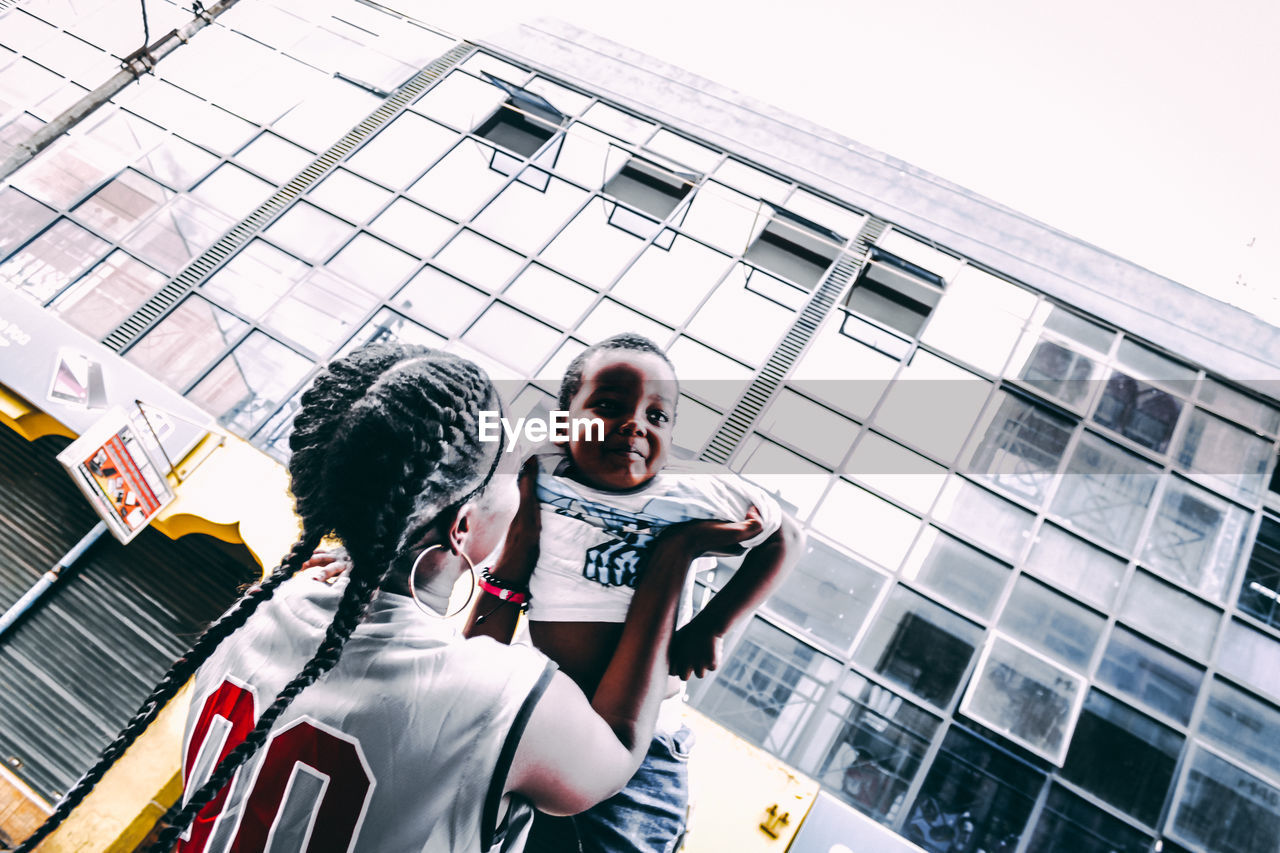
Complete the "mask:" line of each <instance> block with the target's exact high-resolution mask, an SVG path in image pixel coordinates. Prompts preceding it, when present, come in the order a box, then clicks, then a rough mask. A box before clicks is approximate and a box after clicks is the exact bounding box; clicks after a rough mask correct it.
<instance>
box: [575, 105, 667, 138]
mask: <svg viewBox="0 0 1280 853" xmlns="http://www.w3.org/2000/svg"><path fill="white" fill-rule="evenodd" d="M583 118H585V119H586V120H587V121H588V122H590V123H591V124H592V125H593V126H595V127H598V128H600V129H601V130H603V131H605V132H606V133H611V134H613V135H614V136H616V137H618V138H620V139H625V140H627V141H628V142H631V143H635V144H637V145H638V144H640V143H643V142H644V141H645V140H646V139H648V138H649V136H650V135H652V133H653V125H651V124H649V123H648V122H646V121H643V120H642V119H638V118H636V117H635V116H633V115H631V114H630V113H624V112H623V111H622V110H616V109H614V108H613V107H611V106H609V105H608V104H603V103H595V104H592V105H591V107H590V108H589V109H588V110H587V111H586V112H585V113H584V114H583Z"/></svg>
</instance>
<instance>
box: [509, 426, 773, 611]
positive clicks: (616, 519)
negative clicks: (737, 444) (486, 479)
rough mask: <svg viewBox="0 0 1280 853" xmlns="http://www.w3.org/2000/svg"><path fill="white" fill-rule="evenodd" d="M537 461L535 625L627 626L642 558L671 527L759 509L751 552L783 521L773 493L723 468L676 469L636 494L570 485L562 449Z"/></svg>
mask: <svg viewBox="0 0 1280 853" xmlns="http://www.w3.org/2000/svg"><path fill="white" fill-rule="evenodd" d="M537 459H538V502H539V504H540V505H541V513H540V519H541V522H542V531H541V534H540V535H539V538H538V562H537V565H536V566H535V568H534V571H533V575H532V576H531V577H530V579H529V593H530V597H531V601H530V603H529V618H530V619H531V620H536V621H544V622H625V621H626V618H627V609H628V608H629V607H630V606H631V596H632V594H633V593H634V592H635V583H636V577H637V574H636V573H637V570H641V569H642V563H643V559H642V558H643V556H644V552H645V551H646V550H647V548H648V547H650V545H651V544H652V542H653V539H654V537H656V536H657V534H659V533H661V532H662V531H663V529H665V528H666V527H668V526H669V525H671V524H675V523H677V522H681V521H695V520H699V519H718V520H721V521H741V520H743V519H744V518H746V515H747V510H748V509H749V508H750V507H752V506H754V507H756V510H757V511H758V512H759V513H760V518H761V520H762V521H763V523H764V529H763V530H762V531H761V533H760V534H759V535H758V536H755V537H753V538H752V539H749V540H747V541H746V542H743V543H742V546H743V548H744V549H746V550H749V549H751V548H754V547H755V546H756V545H759V544H760V543H761V542H763V541H764V540H765V539H767V538H769V537H770V536H772V535H773V533H774V532H775V531H776V530H777V529H778V526H779V525H780V524H781V522H782V510H781V509H780V508H779V506H778V503H777V501H775V500H774V499H773V497H772V496H770V495H769V493H768V492H765V491H764V490H763V489H761V488H759V487H757V486H754V485H752V484H750V483H748V482H746V481H745V480H743V479H742V478H741V477H739V476H738V475H737V474H734V473H732V472H730V471H728V470H727V469H724V468H718V467H714V466H702V465H696V464H689V463H673V464H671V465H668V466H667V467H665V468H663V469H662V471H660V472H658V474H657V476H655V477H654V478H653V479H652V480H650V481H649V482H648V483H646V484H644V485H643V486H641V487H640V488H638V489H635V490H634V491H629V492H604V491H600V490H598V489H593V488H591V487H590V486H585V485H583V484H582V483H579V482H578V481H576V480H572V479H570V478H569V477H568V476H567V475H566V470H567V467H568V465H569V459H568V457H567V456H566V455H565V454H564V453H563V452H562V451H558V450H557V451H552V452H548V453H540V454H538V456H537ZM682 621H683V620H682Z"/></svg>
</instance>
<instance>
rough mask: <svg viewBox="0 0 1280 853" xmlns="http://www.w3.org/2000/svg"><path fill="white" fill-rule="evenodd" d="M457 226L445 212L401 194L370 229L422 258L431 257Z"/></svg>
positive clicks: (374, 221)
mask: <svg viewBox="0 0 1280 853" xmlns="http://www.w3.org/2000/svg"><path fill="white" fill-rule="evenodd" d="M455 227H456V226H455V225H454V224H453V223H452V222H450V221H449V220H448V219H445V218H444V217H443V216H439V215H438V214H435V213H432V212H431V211H429V210H427V209H426V208H425V207H423V206H421V205H418V204H414V203H413V202H411V201H409V200H408V199H405V198H398V199H396V200H395V201H393V202H391V204H390V206H388V207H387V209H386V210H384V211H383V212H382V213H381V214H379V216H378V218H377V219H375V220H373V223H372V224H371V225H370V226H369V229H370V230H371V231H374V232H375V233H377V234H379V235H381V236H383V237H386V238H387V239H388V240H390V241H391V242H392V243H395V244H397V245H399V246H400V247H401V248H403V249H408V250H409V251H410V252H412V253H413V254H415V255H417V256H418V257H419V258H429V257H431V256H432V255H433V254H435V251H436V249H439V248H440V247H441V246H443V245H444V242H445V240H448V239H449V237H450V236H451V235H452V234H453V231H454V228H455Z"/></svg>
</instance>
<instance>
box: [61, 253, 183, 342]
mask: <svg viewBox="0 0 1280 853" xmlns="http://www.w3.org/2000/svg"><path fill="white" fill-rule="evenodd" d="M168 280H169V279H168V277H166V276H165V275H164V274H162V273H158V272H156V271H155V270H153V269H151V267H149V266H147V265H146V264H144V263H142V262H140V261H136V260H134V259H133V258H131V257H129V256H128V255H126V254H125V253H124V252H121V251H119V250H116V251H114V252H112V253H111V254H110V255H108V256H107V259H106V260H104V261H103V262H102V263H100V264H98V265H97V266H96V267H94V268H93V269H92V270H91V271H90V272H89V274H88V275H86V276H85V277H84V278H82V279H80V281H78V282H76V284H75V286H74V287H72V288H71V289H70V290H68V291H67V292H66V293H64V294H63V295H62V296H61V297H59V298H58V300H57V301H56V302H55V303H54V304H53V310H54V311H56V312H57V313H59V314H61V315H62V319H64V320H66V321H67V322H68V323H70V324H71V325H73V326H75V327H76V328H77V329H79V330H80V331H82V332H84V333H85V334H86V335H89V336H90V337H93V338H97V339H102V338H103V337H105V336H106V335H107V334H108V333H109V332H110V331H111V330H112V329H114V328H115V327H116V326H118V325H120V324H121V323H123V322H124V320H125V318H126V317H128V316H129V315H130V314H132V313H133V312H134V311H136V310H137V309H138V306H140V305H142V303H143V302H146V301H147V300H148V299H150V298H151V296H152V295H153V294H154V293H155V292H156V291H158V290H159V289H160V288H162V287H164V286H165V283H166V282H168Z"/></svg>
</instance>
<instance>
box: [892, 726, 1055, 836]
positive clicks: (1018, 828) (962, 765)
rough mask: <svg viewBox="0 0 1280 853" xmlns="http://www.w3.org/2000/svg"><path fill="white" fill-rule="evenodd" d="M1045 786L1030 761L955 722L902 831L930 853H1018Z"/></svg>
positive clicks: (1040, 775)
mask: <svg viewBox="0 0 1280 853" xmlns="http://www.w3.org/2000/svg"><path fill="white" fill-rule="evenodd" d="M1043 784H1044V776H1043V775H1042V774H1040V773H1038V772H1037V771H1035V770H1034V769H1032V768H1031V767H1029V766H1028V765H1027V764H1026V763H1025V762H1022V761H1019V760H1018V759H1016V758H1014V757H1013V756H1012V755H1010V754H1009V753H1007V752H1005V751H1003V750H1001V749H998V748H997V747H996V746H995V745H994V744H992V743H991V742H989V741H986V740H981V739H979V738H978V737H976V736H974V735H972V734H970V733H969V732H967V731H965V730H964V729H962V728H960V727H959V726H957V725H952V727H951V730H950V731H948V732H947V736H946V739H945V740H943V742H942V751H941V752H940V753H939V754H938V757H937V759H936V760H934V762H933V766H932V767H930V768H929V775H928V776H926V777H925V780H924V786H923V787H922V788H921V789H920V794H919V796H918V797H916V801H915V802H914V803H913V804H912V806H911V811H910V812H909V813H908V815H907V819H906V823H905V825H904V826H903V827H902V834H903V835H905V836H906V837H907V840H908V841H912V842H915V843H916V844H919V845H920V846H921V847H923V848H924V849H925V850H927V851H928V853H956V851H964V853H976V851H978V850H983V851H987V853H997V851H999V853H1006V851H1013V850H1014V849H1016V848H1017V846H1018V839H1020V838H1021V837H1022V833H1023V830H1024V828H1025V827H1026V824H1027V817H1028V816H1029V815H1030V814H1031V806H1032V804H1033V803H1035V800H1036V796H1037V794H1038V793H1039V791H1040V786H1041V785H1043ZM1072 853H1075V851H1072Z"/></svg>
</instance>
